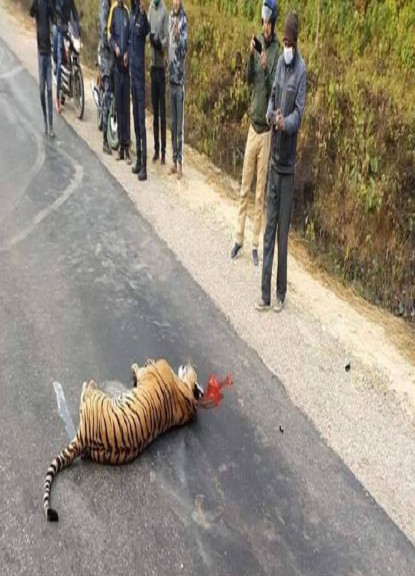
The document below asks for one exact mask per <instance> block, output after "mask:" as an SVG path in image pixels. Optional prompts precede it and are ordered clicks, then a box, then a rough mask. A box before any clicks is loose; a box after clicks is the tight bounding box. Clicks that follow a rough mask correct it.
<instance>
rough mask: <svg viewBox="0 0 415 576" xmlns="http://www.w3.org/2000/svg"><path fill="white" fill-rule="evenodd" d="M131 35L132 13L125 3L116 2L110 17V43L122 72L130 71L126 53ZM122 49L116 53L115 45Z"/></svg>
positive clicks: (116, 63) (118, 67)
mask: <svg viewBox="0 0 415 576" xmlns="http://www.w3.org/2000/svg"><path fill="white" fill-rule="evenodd" d="M129 36H130V14H129V12H128V8H127V6H126V5H125V3H122V4H121V3H119V2H116V3H115V4H113V5H112V6H111V11H110V15H109V18H108V44H109V46H110V48H111V52H112V53H113V54H114V59H115V65H116V67H117V69H118V70H119V71H120V72H128V66H127V67H124V62H123V59H124V54H125V53H126V52H128V40H129ZM116 46H118V48H119V49H120V55H119V57H118V58H117V56H116V55H115V47H116Z"/></svg>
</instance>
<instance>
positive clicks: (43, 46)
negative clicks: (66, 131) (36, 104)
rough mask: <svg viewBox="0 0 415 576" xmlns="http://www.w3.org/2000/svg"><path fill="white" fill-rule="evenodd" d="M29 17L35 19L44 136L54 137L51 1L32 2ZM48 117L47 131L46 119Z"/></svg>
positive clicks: (52, 11)
mask: <svg viewBox="0 0 415 576" xmlns="http://www.w3.org/2000/svg"><path fill="white" fill-rule="evenodd" d="M30 15H31V16H32V18H36V27H37V51H38V62H39V88H40V103H41V105H42V111H43V120H44V122H45V134H49V136H50V137H51V138H54V137H55V134H54V132H53V105H52V61H51V46H50V25H51V23H52V20H53V19H54V10H53V6H52V3H51V0H33V2H32V6H31V7H30ZM45 87H47V94H48V114H46V98H45ZM48 116H49V129H48V119H47V117H48Z"/></svg>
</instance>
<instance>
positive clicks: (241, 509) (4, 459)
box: [0, 40, 415, 576]
mask: <svg viewBox="0 0 415 576" xmlns="http://www.w3.org/2000/svg"><path fill="white" fill-rule="evenodd" d="M0 110H1V131H0V394H1V396H0V398H1V401H0V421H1V430H2V433H1V434H0V481H1V487H2V497H1V499H0V518H1V523H0V566H1V574H2V575H9V574H10V575H13V576H14V575H20V574H30V575H42V576H44V575H49V574H57V573H59V574H63V575H66V574H85V575H86V574H91V575H92V574H93V575H94V576H99V575H107V574H111V575H112V576H115V575H118V574H119V575H121V574H122V575H125V574H140V576H144V575H150V574H160V575H169V574H184V575H193V574H196V573H197V574H199V575H202V574H207V575H208V574H209V575H212V574H213V575H237V576H242V575H249V576H254V575H255V576H256V575H263V574H267V575H278V576H280V575H283V576H291V575H307V576H312V575H315V576H335V575H342V576H345V575H353V576H357V575H365V576H367V575H372V574H373V575H376V576H379V575H383V574H385V575H386V574H391V575H393V576H398V575H407V576H409V575H413V574H414V567H415V550H414V547H413V546H412V545H411V544H410V542H409V541H408V540H407V538H406V537H405V536H404V535H403V534H402V532H400V531H399V530H398V528H397V527H396V526H395V525H394V524H393V522H392V521H391V520H390V519H389V518H388V517H387V515H386V514H385V513H384V512H383V510H382V509H381V508H380V507H379V506H378V505H377V504H376V502H374V501H373V499H372V498H371V497H370V495H369V494H367V493H366V492H365V490H364V489H363V488H362V486H361V485H360V483H359V482H358V481H357V480H356V479H355V477H354V476H353V475H352V474H351V472H350V471H349V470H348V469H347V468H346V467H345V466H344V464H343V463H342V462H341V461H340V459H339V458H338V457H337V456H336V455H335V454H334V453H333V452H332V451H331V450H330V449H329V448H328V447H327V446H326V445H325V443H324V442H323V441H322V439H321V438H320V437H319V435H318V433H317V432H316V430H315V428H314V427H313V426H312V424H311V423H310V422H309V421H308V420H307V419H306V417H305V416H304V415H303V414H302V413H301V412H300V411H299V410H298V409H296V408H295V407H294V406H293V404H292V403H291V401H290V400H289V399H288V398H287V395H286V393H285V391H284V387H283V383H281V382H279V381H278V380H277V379H276V378H275V377H273V376H272V375H271V374H270V373H269V372H268V371H267V370H266V369H265V367H264V366H263V365H262V363H261V362H260V360H259V359H258V357H257V355H256V354H255V353H254V352H253V351H252V350H250V349H249V348H248V347H247V346H246V345H245V344H244V343H243V342H242V341H241V340H240V339H239V338H238V336H237V335H236V334H235V332H234V331H233V330H232V329H231V327H230V326H229V324H228V323H227V322H226V320H225V318H223V316H222V315H221V314H220V313H219V312H218V310H217V309H216V308H215V306H214V305H213V303H212V302H211V301H210V300H209V299H208V298H207V297H206V295H205V294H204V293H203V292H202V291H201V289H200V288H199V287H198V286H197V285H196V284H195V282H194V281H193V280H192V278H191V277H190V276H189V274H188V273H187V272H186V271H185V270H184V269H183V268H182V267H181V266H180V264H179V263H178V262H177V260H175V258H174V257H173V255H172V253H171V252H170V250H169V247H168V246H167V245H166V244H165V243H163V242H162V241H160V239H159V238H158V236H157V234H156V231H154V230H153V229H152V228H151V227H150V226H149V224H148V223H147V222H146V220H145V219H144V218H143V217H142V215H140V214H139V213H138V212H137V210H136V209H135V208H134V206H133V204H132V203H131V201H130V200H129V199H128V197H127V195H126V194H125V193H124V191H123V189H122V188H120V186H119V185H118V184H117V183H116V182H115V180H114V179H113V178H112V177H111V175H110V174H109V173H108V172H107V171H106V170H105V169H104V168H103V166H102V165H101V163H100V161H99V159H97V158H96V156H95V155H94V154H92V153H91V151H90V150H89V149H88V147H87V146H86V145H85V144H84V143H83V142H82V141H81V140H80V139H79V138H78V137H77V136H76V135H75V134H74V132H73V131H72V129H71V128H70V127H69V126H67V125H66V124H65V123H64V122H63V121H60V122H59V130H57V133H58V135H59V137H58V138H57V139H56V140H55V141H50V140H48V139H47V138H46V137H44V136H43V132H42V130H43V121H42V116H41V111H40V103H39V97H38V87H37V85H36V83H35V82H34V81H33V79H32V78H31V77H30V76H29V75H28V74H27V73H26V72H25V71H24V70H23V69H22V68H21V67H20V65H19V63H18V62H17V61H16V59H15V58H14V56H13V55H12V54H11V53H10V51H9V50H8V49H7V48H6V46H5V45H4V44H3V42H2V41H1V40H0ZM126 169H127V168H126ZM177 225H178V226H184V225H185V223H183V222H178V223H177ZM195 242H197V238H195ZM200 248H201V249H202V247H200ZM264 337H266V335H264ZM147 357H154V358H158V357H166V358H167V359H168V360H169V361H170V363H171V364H172V365H174V366H178V364H179V363H181V362H182V361H183V360H188V359H190V360H191V361H192V362H193V363H194V364H195V365H196V367H197V371H198V373H199V380H200V382H202V383H204V382H206V380H207V378H208V376H209V374H210V372H212V371H215V372H217V373H218V374H220V375H225V374H226V373H228V372H229V373H231V374H232V375H233V377H234V381H235V384H234V388H233V389H232V390H229V391H228V393H227V395H226V399H225V401H224V403H223V405H222V406H221V407H220V409H218V410H216V411H209V412H203V411H201V412H200V414H199V418H198V419H197V421H196V422H195V423H194V424H191V425H189V426H187V427H185V428H182V429H180V430H175V431H173V432H171V433H168V434H167V435H165V436H164V437H163V438H161V439H159V440H157V441H156V442H155V443H154V444H153V445H152V446H150V447H149V448H148V449H147V451H146V452H145V453H144V454H143V455H142V456H141V457H140V458H139V459H138V460H137V461H135V462H134V463H132V464H130V465H128V466H125V467H119V468H110V467H103V466H100V465H97V464H92V463H90V462H87V461H79V462H77V463H76V464H74V465H73V466H72V467H70V468H68V469H67V470H65V471H64V472H62V473H61V474H59V475H58V477H57V479H56V481H55V483H54V485H53V489H52V505H53V506H54V507H55V508H56V509H57V510H58V512H59V515H60V521H59V523H58V524H52V523H47V522H46V519H45V517H44V513H43V506H42V496H43V494H42V491H43V482H44V476H45V473H46V469H47V466H48V463H49V461H50V459H51V458H52V457H53V456H54V455H56V454H57V453H58V452H59V451H60V450H61V448H62V447H63V446H64V445H65V444H66V443H67V442H68V436H67V432H66V428H65V423H64V422H63V420H62V419H61V417H60V413H59V410H58V406H57V399H56V395H55V388H54V385H53V383H54V382H55V381H57V382H60V383H61V385H62V387H63V390H64V392H65V396H66V401H67V405H68V408H69V412H70V414H71V417H72V419H73V421H74V423H75V425H77V423H78V406H79V397H80V391H81V385H82V382H83V381H84V380H86V379H89V378H91V377H93V378H95V379H96V380H97V381H98V382H102V383H108V382H112V381H116V382H117V381H120V382H123V383H124V384H125V385H128V382H129V381H130V366H131V363H132V362H133V361H138V362H139V363H142V362H144V360H145V359H146V358H147ZM252 406H263V407H264V409H263V411H262V410H257V409H255V410H253V409H252ZM270 414H271V416H270ZM397 473H399V471H398V470H397Z"/></svg>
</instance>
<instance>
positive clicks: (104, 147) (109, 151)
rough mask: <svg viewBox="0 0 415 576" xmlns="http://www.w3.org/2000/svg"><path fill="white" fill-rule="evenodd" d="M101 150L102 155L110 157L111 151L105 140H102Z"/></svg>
mask: <svg viewBox="0 0 415 576" xmlns="http://www.w3.org/2000/svg"><path fill="white" fill-rule="evenodd" d="M102 150H103V152H104V154H108V156H111V154H112V150H111V148H110V145H109V144H108V142H107V141H106V140H104V143H103V144H102Z"/></svg>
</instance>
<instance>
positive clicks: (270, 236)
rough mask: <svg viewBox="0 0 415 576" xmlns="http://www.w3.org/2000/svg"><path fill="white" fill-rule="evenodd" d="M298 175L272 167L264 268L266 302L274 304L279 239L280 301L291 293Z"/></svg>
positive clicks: (278, 274)
mask: <svg viewBox="0 0 415 576" xmlns="http://www.w3.org/2000/svg"><path fill="white" fill-rule="evenodd" d="M293 187H294V174H279V173H278V172H277V171H276V170H275V168H273V167H272V166H271V167H270V171H269V175H268V193H267V226H266V229H265V234H264V255H263V264H262V285H261V288H262V299H263V300H264V302H266V303H270V302H271V276H272V264H273V261H274V250H275V237H276V236H277V234H278V236H277V239H278V267H277V287H276V288H277V298H278V299H279V300H282V301H284V299H285V295H286V292H287V253H288V232H289V229H290V220H291V205H292V197H293Z"/></svg>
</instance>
